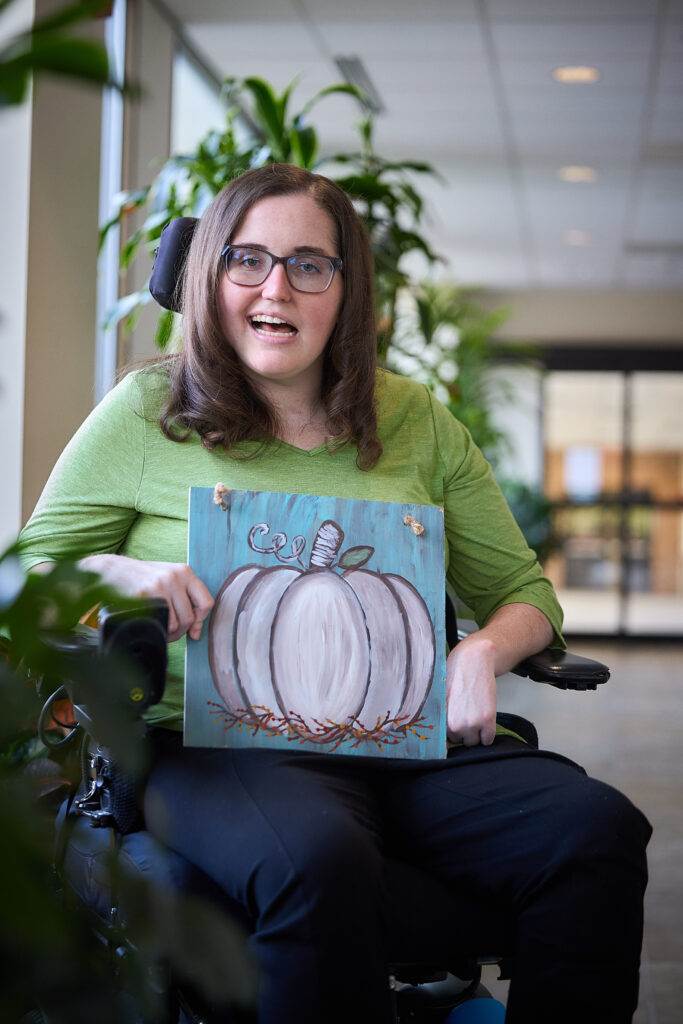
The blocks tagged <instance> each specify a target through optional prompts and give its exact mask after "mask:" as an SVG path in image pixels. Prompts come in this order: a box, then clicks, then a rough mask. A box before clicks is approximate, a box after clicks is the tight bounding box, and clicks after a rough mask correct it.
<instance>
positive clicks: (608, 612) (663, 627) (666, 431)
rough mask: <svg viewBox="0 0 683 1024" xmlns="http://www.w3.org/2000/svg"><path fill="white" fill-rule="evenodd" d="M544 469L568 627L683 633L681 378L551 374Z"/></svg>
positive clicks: (553, 571) (552, 562)
mask: <svg viewBox="0 0 683 1024" xmlns="http://www.w3.org/2000/svg"><path fill="white" fill-rule="evenodd" d="M544 473H545V491H546V494H547V495H548V497H549V498H551V500H552V501H553V504H554V512H553V515H554V522H555V527H556V531H557V534H558V537H559V546H558V548H557V550H556V551H555V553H554V554H553V555H552V556H551V557H550V558H549V560H548V562H547V564H546V571H547V573H548V575H549V576H550V578H551V579H552V580H553V583H554V584H555V587H556V588H557V590H558V594H559V597H560V601H561V602H562V604H563V607H564V609H565V615H566V622H565V627H566V630H567V632H570V633H596V634H598V633H602V634H605V633H608V634H609V633H613V634H621V635H626V634H631V635H655V634H658V635H673V636H680V635H683V373H663V372H631V371H609V370H605V371H586V370H567V371H564V370H556V371H555V370H553V371H550V372H549V373H548V374H547V376H546V380H545V386H544Z"/></svg>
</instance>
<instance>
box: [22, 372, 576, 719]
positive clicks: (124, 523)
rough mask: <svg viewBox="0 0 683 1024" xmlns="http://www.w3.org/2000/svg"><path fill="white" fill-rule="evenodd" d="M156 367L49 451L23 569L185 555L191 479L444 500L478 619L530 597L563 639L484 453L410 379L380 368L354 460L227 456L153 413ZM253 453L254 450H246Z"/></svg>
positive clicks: (157, 398)
mask: <svg viewBox="0 0 683 1024" xmlns="http://www.w3.org/2000/svg"><path fill="white" fill-rule="evenodd" d="M167 394H168V379H167V376H166V374H165V373H164V372H163V371H156V370H151V371H150V370H143V371H138V372H135V373H131V374H130V375H129V376H127V377H126V378H125V379H124V380H123V381H122V382H121V383H120V384H119V385H118V386H117V387H116V388H114V389H113V390H112V391H111V392H110V393H109V394H108V395H107V396H106V397H105V398H104V399H103V400H102V402H100V404H99V405H98V406H97V408H96V409H94V410H93V412H92V413H91V415H90V416H89V417H88V419H87V420H86V421H85V423H84V424H83V425H82V426H81V428H80V429H79V430H78V432H77V433H76V435H75V436H74V437H73V439H72V440H71V441H70V442H69V444H68V445H67V447H66V448H65V450H64V452H63V453H62V455H61V457H60V459H59V461H58V462H57V464H56V466H55V468H54V470H53V472H52V474H51V476H50V479H49V480H48V483H47V484H46V486H45V490H44V492H43V494H42V495H41V498H40V500H39V502H38V505H37V506H36V509H35V511H34V513H33V515H32V517H31V519H30V520H29V522H28V523H27V525H26V527H25V528H24V530H23V531H22V533H21V544H22V558H23V562H24V565H25V567H26V568H31V567H32V566H34V565H36V564H38V563H39V562H45V561H53V560H56V559H64V558H68V559H76V558H82V557H84V556H85V555H89V554H100V553H104V552H113V553H117V554H121V555H128V556H130V557H132V558H139V559H146V560H159V561H169V562H185V561H186V560H187V517H188V511H187V510H188V488H189V487H214V486H215V484H216V483H218V482H219V481H221V482H223V483H224V484H226V485H227V486H228V487H229V488H230V489H237V490H258V491H282V492H285V493H298V494H321V495H331V496H336V497H345V498H364V499H366V500H375V501H395V502H411V503H415V504H423V505H437V506H440V507H443V509H444V522H445V533H446V558H447V574H448V580H449V582H450V584H451V585H452V587H453V588H454V590H455V591H456V593H457V594H458V595H459V597H460V598H461V599H462V600H463V601H464V602H465V603H466V604H467V605H468V606H469V607H470V608H471V609H472V611H473V613H474V616H475V618H476V620H477V622H478V623H479V624H480V625H482V624H483V623H485V622H486V621H487V620H488V619H489V618H490V616H491V615H492V614H493V612H495V611H496V610H497V609H498V608H500V607H501V606H502V605H505V604H510V603H512V602H521V603H524V604H530V605H534V606H535V607H537V608H539V609H540V610H541V611H542V612H544V613H545V615H546V616H547V617H548V619H549V620H550V622H551V624H552V626H553V628H554V630H555V632H556V634H557V638H558V643H560V644H561V643H562V639H561V634H560V629H561V623H562V612H561V609H560V607H559V605H558V603H557V599H556V598H555V595H554V593H553V590H552V586H551V584H550V583H549V581H548V580H547V579H545V577H543V575H542V571H541V568H540V566H539V565H538V563H537V561H536V558H535V556H534V554H533V552H532V551H530V549H529V548H528V547H527V545H526V543H525V541H524V538H523V536H522V534H521V532H520V530H519V528H518V527H517V524H516V523H515V521H514V519H513V517H512V515H511V513H510V511H509V509H508V507H507V504H506V502H505V500H504V498H503V496H502V494H501V492H500V489H499V488H498V485H497V484H496V482H495V481H494V479H493V476H492V474H491V469H490V466H489V464H488V463H487V462H486V460H485V459H484V457H483V455H482V454H481V452H480V451H479V449H478V448H477V447H476V445H475V444H474V442H473V441H472V439H471V437H470V435H469V434H468V432H467V430H466V429H465V428H464V427H463V426H462V424H460V423H459V422H458V421H457V420H456V419H454V417H453V416H452V415H451V413H450V412H449V411H448V410H447V409H446V408H445V407H444V406H443V405H442V404H441V403H440V402H439V401H438V400H437V399H436V398H435V397H434V396H433V395H432V394H431V392H430V391H429V390H428V389H427V388H425V387H424V386H423V385H421V384H416V383H415V382H414V381H410V380H408V379H406V378H404V377H399V376H396V375H394V374H392V373H389V372H387V371H383V370H380V371H378V375H377V385H376V397H377V412H378V429H379V437H380V440H381V442H382V445H383V449H384V450H383V453H382V456H381V458H380V459H379V462H378V463H377V465H376V466H375V467H374V469H372V470H369V471H363V470H360V469H359V468H358V467H357V465H356V448H355V446H354V445H344V446H337V447H333V448H332V449H331V450H329V449H328V448H327V447H325V446H324V445H323V446H320V447H318V448H314V449H313V450H312V451H304V450H302V449H299V448H295V447H294V446H292V445H289V444H286V443H284V442H277V443H273V444H271V445H268V446H266V447H265V448H262V447H261V445H260V444H259V443H257V442H252V441H245V442H242V443H241V444H239V445H238V446H237V447H236V449H235V454H236V455H238V456H241V457H242V458H232V457H231V456H230V455H228V454H226V452H224V451H223V450H222V449H214V450H213V451H207V450H206V449H205V448H204V447H202V444H201V441H200V439H199V436H198V435H197V434H196V433H193V434H192V435H191V436H190V437H189V438H188V440H187V441H185V442H182V443H178V442H174V441H170V440H169V439H168V438H166V437H165V436H164V435H163V433H162V432H161V430H160V428H159V424H158V420H159V411H160V409H161V407H162V405H163V404H164V401H165V399H166V397H167ZM249 455H253V456H254V457H253V458H244V456H249ZM184 647H185V641H184V638H183V639H182V640H179V641H177V642H176V643H174V644H171V645H170V646H169V673H168V684H167V687H166V694H165V697H164V700H163V702H162V703H161V704H159V705H158V706H157V707H156V708H155V709H153V715H154V719H155V720H156V721H164V722H165V723H168V724H169V725H171V724H175V725H176V726H177V724H178V723H179V722H180V721H181V720H182V714H183V661H184Z"/></svg>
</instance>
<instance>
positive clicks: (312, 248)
mask: <svg viewBox="0 0 683 1024" xmlns="http://www.w3.org/2000/svg"><path fill="white" fill-rule="evenodd" d="M231 244H232V245H234V246H237V247H240V248H244V249H265V250H266V252H269V250H268V249H267V248H266V246H265V245H261V243H260V242H232V243H231ZM301 252H303V253H306V252H310V253H311V255H313V254H315V255H318V256H327V258H328V259H334V257H330V254H329V253H328V252H326V251H325V249H321V248H320V247H319V246H317V245H295V246H294V248H293V249H291V250H290V251H289V252H288V253H287V254H286V255H287V256H292V255H295V254H296V253H301Z"/></svg>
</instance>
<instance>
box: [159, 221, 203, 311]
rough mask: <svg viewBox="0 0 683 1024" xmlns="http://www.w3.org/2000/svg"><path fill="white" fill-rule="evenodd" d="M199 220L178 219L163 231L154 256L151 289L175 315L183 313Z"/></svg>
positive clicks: (160, 302) (162, 304)
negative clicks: (186, 276)
mask: <svg viewBox="0 0 683 1024" xmlns="http://www.w3.org/2000/svg"><path fill="white" fill-rule="evenodd" d="M198 223H199V220H198V218H197V217H176V218H175V219H174V220H170V221H169V222H168V224H167V225H166V227H165V228H164V229H163V231H162V232H161V237H160V238H159V246H158V248H157V251H156V254H155V256H154V266H153V267H152V276H151V277H150V279H149V290H150V292H151V293H152V296H153V298H155V299H156V301H157V302H158V303H159V305H160V306H163V307H164V309H170V310H172V311H173V312H174V313H180V312H181V309H180V303H181V296H182V287H181V286H182V280H183V272H184V270H185V260H186V259H187V253H188V251H189V248H190V242H191V241H192V236H193V235H194V229H195V228H196V227H197V224H198Z"/></svg>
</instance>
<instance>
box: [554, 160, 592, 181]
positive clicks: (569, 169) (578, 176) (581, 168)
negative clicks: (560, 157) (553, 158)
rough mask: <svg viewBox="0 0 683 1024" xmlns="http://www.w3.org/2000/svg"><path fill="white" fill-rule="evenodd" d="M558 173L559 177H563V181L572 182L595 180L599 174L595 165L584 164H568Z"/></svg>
mask: <svg viewBox="0 0 683 1024" xmlns="http://www.w3.org/2000/svg"><path fill="white" fill-rule="evenodd" d="M557 174H558V177H560V178H562V181H571V182H585V181H595V179H596V178H597V176H598V172H597V171H596V170H595V168H594V167H587V166H585V165H582V164H568V165H567V166H566V167H560V169H559V171H558V172H557Z"/></svg>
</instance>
